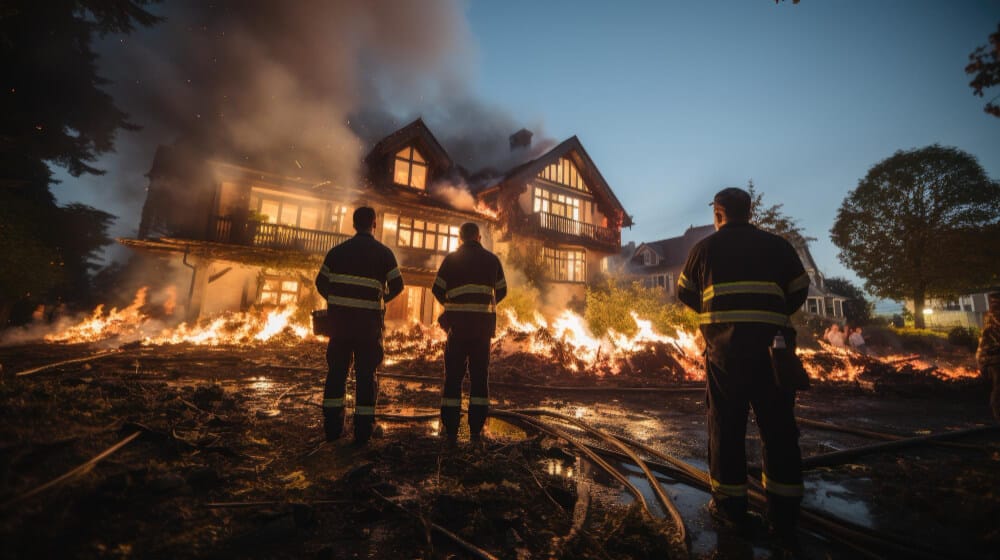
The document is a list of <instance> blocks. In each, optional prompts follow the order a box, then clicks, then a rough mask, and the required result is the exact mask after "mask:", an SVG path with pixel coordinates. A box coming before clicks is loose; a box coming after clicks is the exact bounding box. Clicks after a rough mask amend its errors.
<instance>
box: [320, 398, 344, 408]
mask: <svg viewBox="0 0 1000 560" xmlns="http://www.w3.org/2000/svg"><path fill="white" fill-rule="evenodd" d="M343 407H344V397H340V398H339V399H323V408H343Z"/></svg>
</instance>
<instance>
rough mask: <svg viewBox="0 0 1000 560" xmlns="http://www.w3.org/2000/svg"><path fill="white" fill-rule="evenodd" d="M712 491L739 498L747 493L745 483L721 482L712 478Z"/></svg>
mask: <svg viewBox="0 0 1000 560" xmlns="http://www.w3.org/2000/svg"><path fill="white" fill-rule="evenodd" d="M711 483H712V493H713V494H722V495H723V496H730V497H733V498H741V497H743V496H746V495H747V484H746V483H745V482H744V483H743V484H723V483H721V482H719V481H718V480H715V479H714V478H713V479H712V480H711Z"/></svg>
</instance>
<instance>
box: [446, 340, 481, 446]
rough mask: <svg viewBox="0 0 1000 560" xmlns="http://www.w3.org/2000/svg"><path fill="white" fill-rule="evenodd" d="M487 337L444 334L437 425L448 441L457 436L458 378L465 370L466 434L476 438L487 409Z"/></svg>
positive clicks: (461, 376)
mask: <svg viewBox="0 0 1000 560" xmlns="http://www.w3.org/2000/svg"><path fill="white" fill-rule="evenodd" d="M489 365H490V339H489V338H456V337H453V336H450V337H448V342H447V344H446V345H445V349H444V391H443V392H442V394H441V424H442V426H443V428H444V431H445V435H446V436H447V437H448V439H449V441H455V439H456V438H457V437H458V424H459V420H460V418H461V414H462V408H461V407H462V380H463V379H465V374H466V371H468V373H469V381H470V384H471V388H470V390H469V434H470V435H471V436H472V438H473V439H476V438H478V437H479V434H480V432H482V430H483V426H484V425H485V424H486V415H487V414H488V412H489V408H490V390H489V373H488V371H489Z"/></svg>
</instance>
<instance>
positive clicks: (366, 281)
mask: <svg viewBox="0 0 1000 560" xmlns="http://www.w3.org/2000/svg"><path fill="white" fill-rule="evenodd" d="M326 276H327V278H329V279H330V281H331V282H336V283H338V284H350V285H352V286H364V287H365V288H375V289H376V290H379V291H381V290H382V283H381V282H379V281H378V280H375V279H374V278H366V277H364V276H352V275H350V274H334V273H329V274H327V275H326Z"/></svg>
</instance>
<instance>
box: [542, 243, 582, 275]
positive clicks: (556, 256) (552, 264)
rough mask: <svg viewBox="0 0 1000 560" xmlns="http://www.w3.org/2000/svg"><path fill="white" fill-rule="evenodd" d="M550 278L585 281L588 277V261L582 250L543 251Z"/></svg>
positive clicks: (547, 249)
mask: <svg viewBox="0 0 1000 560" xmlns="http://www.w3.org/2000/svg"><path fill="white" fill-rule="evenodd" d="M543 254H544V257H545V267H546V269H547V270H548V274H549V278H550V279H551V280H555V281H557V282H583V281H585V280H586V277H587V263H586V260H585V255H584V252H583V251H582V250H577V249H550V248H548V247H546V248H545V249H544V251H543Z"/></svg>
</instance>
